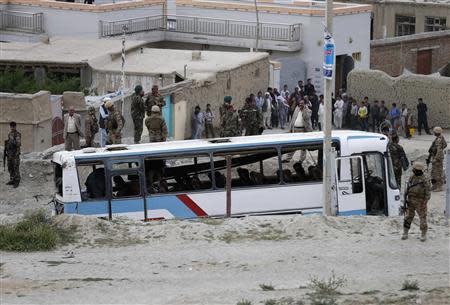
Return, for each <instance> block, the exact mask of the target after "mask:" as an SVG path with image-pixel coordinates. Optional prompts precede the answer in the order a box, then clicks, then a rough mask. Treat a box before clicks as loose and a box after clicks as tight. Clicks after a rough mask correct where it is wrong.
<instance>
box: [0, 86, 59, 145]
mask: <svg viewBox="0 0 450 305" xmlns="http://www.w3.org/2000/svg"><path fill="white" fill-rule="evenodd" d="M11 121H15V122H16V123H17V130H18V131H19V132H20V133H21V134H22V153H28V152H32V151H43V150H45V149H47V148H50V147H51V146H52V109H51V104H50V93H49V92H47V91H40V92H38V93H36V94H12V93H0V138H1V139H6V138H7V135H8V133H9V123H10V122H11Z"/></svg>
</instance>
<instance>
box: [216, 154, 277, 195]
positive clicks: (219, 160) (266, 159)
mask: <svg viewBox="0 0 450 305" xmlns="http://www.w3.org/2000/svg"><path fill="white" fill-rule="evenodd" d="M227 155H230V156H231V157H232V169H231V178H232V181H231V186H232V188H239V187H252V186H262V185H271V184H279V183H280V178H279V173H280V170H279V162H278V152H277V150H276V149H260V150H257V151H244V152H217V153H215V154H214V169H215V180H216V188H224V187H225V182H226V156H227Z"/></svg>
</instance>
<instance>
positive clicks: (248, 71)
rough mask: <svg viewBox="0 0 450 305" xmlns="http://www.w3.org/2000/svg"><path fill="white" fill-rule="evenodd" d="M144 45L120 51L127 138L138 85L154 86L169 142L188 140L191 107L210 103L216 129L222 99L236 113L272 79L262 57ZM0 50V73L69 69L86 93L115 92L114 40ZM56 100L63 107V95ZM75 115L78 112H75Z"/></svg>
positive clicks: (25, 45) (116, 44)
mask: <svg viewBox="0 0 450 305" xmlns="http://www.w3.org/2000/svg"><path fill="white" fill-rule="evenodd" d="M146 44H147V43H146V42H142V41H133V42H131V43H130V44H128V46H127V48H126V59H127V61H126V62H127V64H126V69H125V80H126V83H125V90H126V94H125V105H123V109H124V116H125V119H126V122H127V124H126V128H125V130H124V136H131V135H132V131H133V124H132V119H131V116H130V104H131V101H130V95H131V94H130V92H131V91H133V89H134V86H136V85H138V84H141V85H142V86H143V87H144V90H145V92H149V91H150V90H151V87H152V86H153V85H154V84H156V85H159V86H160V91H161V93H162V94H163V96H164V97H165V100H166V104H167V105H166V107H164V108H163V115H164V117H165V119H166V121H167V123H168V128H169V134H170V137H171V138H174V139H184V138H189V137H190V130H191V121H190V118H191V114H192V112H193V110H194V107H195V106H196V105H199V106H200V107H201V108H202V109H205V108H206V104H208V103H210V104H211V105H212V109H213V111H214V112H215V113H216V114H217V119H216V121H215V122H214V124H215V125H216V126H217V127H218V125H219V120H218V113H219V107H220V105H221V104H222V103H223V97H224V96H225V95H231V96H233V100H234V103H235V105H236V108H240V107H242V106H243V102H244V100H245V97H247V96H248V95H249V94H250V93H256V92H258V91H259V90H265V88H267V86H268V85H269V79H270V78H275V77H274V76H270V73H271V71H273V70H274V69H273V68H272V69H271V68H270V66H271V63H270V62H269V55H268V54H267V53H264V52H246V53H243V52H239V53H237V52H217V51H201V52H199V51H186V50H163V49H151V48H147V47H146ZM0 48H1V49H2V57H1V59H0V68H2V69H7V68H8V67H9V68H10V67H18V66H21V67H22V66H23V67H37V68H39V69H43V70H48V69H50V68H51V67H53V68H54V67H59V68H60V69H64V68H65V67H75V68H76V69H79V70H78V71H79V72H78V73H81V74H83V75H84V80H85V82H86V84H88V81H89V85H90V87H91V91H95V92H97V93H98V94H100V95H102V94H105V93H107V92H111V91H117V90H119V89H120V78H121V57H120V54H121V52H120V49H121V42H120V41H119V40H112V39H104V40H98V39H96V40H86V39H84V40H73V39H72V40H64V39H50V41H48V43H13V42H12V43H0ZM275 70H276V69H275ZM66 97H67V95H66ZM72 99H73V98H72ZM120 99H121V98H120V97H119V98H115V100H120ZM62 100H63V102H64V100H65V97H64V95H63V99H62ZM78 104H79V103H78ZM71 105H72V106H73V104H71ZM8 107H9V106H8ZM120 107H122V105H120ZM65 108H67V107H65ZM77 109H78V110H79V111H82V109H80V108H79V107H78V108H77ZM22 110H23V111H25V109H22ZM0 118H1V117H0ZM49 132H50V131H49ZM55 132H57V131H55Z"/></svg>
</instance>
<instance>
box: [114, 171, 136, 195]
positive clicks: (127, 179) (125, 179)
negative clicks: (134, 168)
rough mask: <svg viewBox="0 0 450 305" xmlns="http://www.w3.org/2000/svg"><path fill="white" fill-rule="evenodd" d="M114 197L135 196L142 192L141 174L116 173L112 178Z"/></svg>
mask: <svg viewBox="0 0 450 305" xmlns="http://www.w3.org/2000/svg"><path fill="white" fill-rule="evenodd" d="M111 185H112V197H113V198H124V197H135V196H139V195H140V194H141V188H140V186H139V175H137V174H136V175H114V176H112V178H111Z"/></svg>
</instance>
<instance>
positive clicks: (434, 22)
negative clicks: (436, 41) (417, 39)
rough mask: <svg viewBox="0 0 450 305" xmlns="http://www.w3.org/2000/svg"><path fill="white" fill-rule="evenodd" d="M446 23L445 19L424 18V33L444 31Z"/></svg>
mask: <svg viewBox="0 0 450 305" xmlns="http://www.w3.org/2000/svg"><path fill="white" fill-rule="evenodd" d="M446 23H447V19H446V18H445V17H425V32H434V31H444V30H445V29H446Z"/></svg>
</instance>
